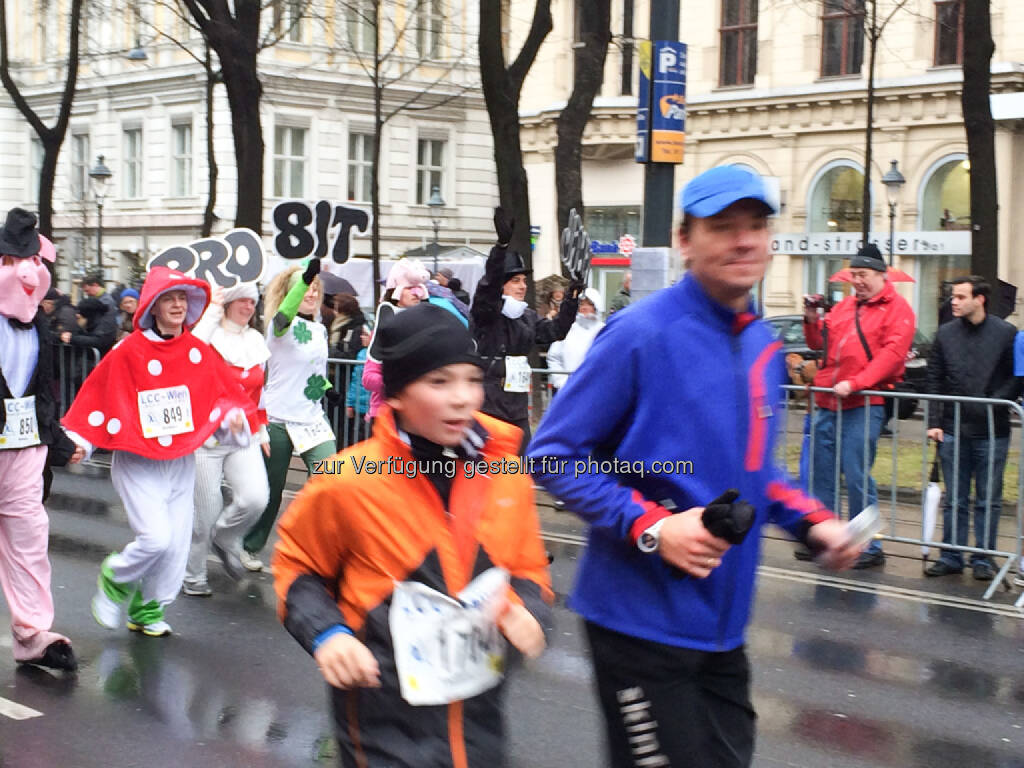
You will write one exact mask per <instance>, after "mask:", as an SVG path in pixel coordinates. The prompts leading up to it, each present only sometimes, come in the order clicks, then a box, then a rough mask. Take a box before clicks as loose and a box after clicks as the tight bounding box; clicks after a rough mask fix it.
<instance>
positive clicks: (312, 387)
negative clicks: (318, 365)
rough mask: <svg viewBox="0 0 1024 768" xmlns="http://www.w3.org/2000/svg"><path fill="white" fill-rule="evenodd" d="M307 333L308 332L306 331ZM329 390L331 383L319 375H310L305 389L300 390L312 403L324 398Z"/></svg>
mask: <svg viewBox="0 0 1024 768" xmlns="http://www.w3.org/2000/svg"><path fill="white" fill-rule="evenodd" d="M306 332H307V333H309V331H306ZM330 388H331V382H329V381H328V380H327V379H325V378H324V377H323V376H321V375H320V374H319V373H314V374H312V375H311V376H310V377H309V378H308V379H306V388H305V389H304V390H302V394H304V395H305V396H306V399H307V400H312V401H313V402H316V401H318V400H319V399H320V398H321V397H323V396H324V393H325V392H327V390H328V389H330Z"/></svg>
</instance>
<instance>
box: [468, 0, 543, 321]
mask: <svg viewBox="0 0 1024 768" xmlns="http://www.w3.org/2000/svg"><path fill="white" fill-rule="evenodd" d="M551 26H552V23H551V0H537V2H536V5H535V6H534V14H533V21H532V23H531V25H530V31H529V33H528V34H527V36H526V41H525V42H524V43H523V47H522V50H520V52H519V55H518V56H517V57H516V59H515V61H513V62H512V64H511V65H510V66H506V65H505V49H504V39H503V35H502V17H501V0H480V35H479V38H478V46H479V54H480V82H481V87H482V90H483V93H484V102H485V103H486V105H487V115H488V117H489V118H490V122H491V135H492V136H493V139H494V163H495V166H496V168H497V173H498V193H499V196H500V199H501V206H502V208H504V209H505V211H506V213H507V214H508V215H509V216H512V217H514V218H515V228H514V229H513V232H512V240H511V247H512V249H513V250H516V251H518V252H519V253H520V254H522V256H523V261H524V262H525V263H526V266H527V268H528V269H532V268H533V255H532V254H531V253H530V195H529V190H528V189H527V180H526V169H525V168H524V167H523V151H522V145H521V144H520V139H519V96H520V93H521V92H522V88H523V80H524V79H525V78H526V74H527V72H529V70H530V67H531V66H532V65H533V61H534V59H535V58H536V57H537V51H538V50H539V48H540V45H541V43H542V42H543V41H544V38H545V37H546V36H547V34H548V32H550V31H551ZM532 300H533V282H532V281H531V282H530V288H529V293H528V295H527V301H531V302H532Z"/></svg>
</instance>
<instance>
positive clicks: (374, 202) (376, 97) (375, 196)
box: [349, 1, 384, 308]
mask: <svg viewBox="0 0 1024 768" xmlns="http://www.w3.org/2000/svg"><path fill="white" fill-rule="evenodd" d="M373 11H374V23H373V166H372V167H371V168H370V212H371V213H372V215H373V223H372V224H371V226H370V252H371V253H370V258H371V259H373V306H374V308H376V306H377V305H378V304H379V303H380V144H381V138H382V137H381V134H382V133H383V131H384V93H383V91H384V88H383V86H382V85H381V81H380V78H381V71H380V70H381V60H380V2H379V1H378V2H375V3H374V8H373ZM349 192H350V193H351V190H349Z"/></svg>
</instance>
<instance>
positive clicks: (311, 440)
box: [284, 419, 334, 454]
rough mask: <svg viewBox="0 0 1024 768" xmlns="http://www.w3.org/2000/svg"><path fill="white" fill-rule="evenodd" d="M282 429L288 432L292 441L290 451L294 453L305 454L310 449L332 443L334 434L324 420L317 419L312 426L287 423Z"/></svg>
mask: <svg viewBox="0 0 1024 768" xmlns="http://www.w3.org/2000/svg"><path fill="white" fill-rule="evenodd" d="M284 428H285V429H286V430H288V437H289V438H290V439H291V441H292V450H293V451H294V452H295V453H299V454H302V453H305V452H306V451H308V450H309V449H310V448H316V447H317V446H318V445H320V444H321V443H333V442H334V432H333V431H331V425H330V424H328V423H327V422H326V421H325V420H324V419H318V420H317V421H314V422H313V423H312V424H298V423H295V424H293V423H291V422H289V423H287V424H285V425H284Z"/></svg>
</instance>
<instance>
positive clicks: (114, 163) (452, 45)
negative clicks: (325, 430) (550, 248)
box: [0, 0, 497, 287]
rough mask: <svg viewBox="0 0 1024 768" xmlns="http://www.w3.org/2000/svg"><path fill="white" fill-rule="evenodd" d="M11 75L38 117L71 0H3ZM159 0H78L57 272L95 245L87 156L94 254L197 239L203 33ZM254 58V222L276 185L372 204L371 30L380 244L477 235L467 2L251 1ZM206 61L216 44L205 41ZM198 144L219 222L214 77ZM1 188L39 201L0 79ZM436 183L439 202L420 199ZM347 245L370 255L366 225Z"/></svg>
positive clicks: (86, 262) (474, 102) (113, 262)
mask: <svg viewBox="0 0 1024 768" xmlns="http://www.w3.org/2000/svg"><path fill="white" fill-rule="evenodd" d="M7 5H8V8H9V12H8V19H7V23H8V33H9V36H10V38H9V39H10V40H11V63H12V70H13V72H14V75H15V79H16V80H17V82H18V83H19V85H20V86H21V88H22V90H23V93H24V94H25V95H26V96H27V97H28V100H29V102H30V103H31V104H32V106H33V107H34V108H35V109H36V110H37V112H38V113H39V114H40V115H41V117H42V118H43V120H44V122H46V123H47V124H48V125H52V124H53V122H54V120H55V116H56V110H57V105H58V102H59V99H60V93H61V89H62V88H63V72H64V66H65V64H66V57H67V47H68V42H67V41H68V35H67V31H68V30H67V27H68V22H69V13H70V0H44V1H43V2H40V1H39V0H15V1H14V2H9V3H8V4H7ZM178 7H180V4H179V3H175V2H170V1H169V0H142V1H141V2H138V3H119V2H114V0H89V1H88V2H86V9H87V10H86V16H85V18H84V20H83V23H82V46H83V47H82V61H81V65H80V70H79V81H78V90H77V95H76V97H75V102H74V110H73V116H72V119H71V126H70V128H69V131H68V135H67V139H66V141H65V143H64V145H63V147H62V152H61V155H60V160H59V166H58V176H57V179H56V185H55V191H54V210H55V220H54V225H55V231H54V234H55V239H56V241H57V244H58V249H59V254H60V258H59V259H58V264H59V274H58V276H59V279H60V283H61V284H62V285H63V286H64V287H67V286H68V285H69V284H70V283H71V282H74V281H75V280H77V279H79V278H80V277H81V276H82V275H83V274H84V273H86V272H90V271H94V270H95V269H96V266H97V264H98V261H97V234H98V229H99V227H98V223H99V221H98V214H99V210H98V206H97V200H96V198H95V195H94V191H93V189H92V186H91V184H90V178H89V171H90V169H92V168H93V167H94V166H95V164H96V162H97V158H98V156H101V155H102V156H103V162H104V164H105V165H106V166H107V167H108V168H109V169H110V171H111V172H112V176H111V179H110V182H109V185H108V189H107V192H106V194H105V196H104V198H103V200H102V251H103V253H102V266H103V270H104V273H105V275H106V278H107V279H108V281H111V282H114V283H117V282H124V283H128V282H131V281H132V276H133V274H137V273H138V270H139V266H140V265H141V264H144V263H145V261H146V259H147V258H148V257H149V256H152V255H153V254H155V253H157V252H159V251H160V250H162V249H163V248H165V247H167V246H169V245H177V244H185V243H188V242H190V241H192V240H195V239H198V237H199V233H200V228H201V226H202V221H203V212H204V209H205V207H206V203H207V200H208V192H209V188H208V187H209V183H208V180H209V171H208V169H209V163H208V161H207V157H208V152H207V138H208V137H207V126H208V123H210V122H211V121H208V118H207V114H208V104H207V97H206V77H207V76H206V70H205V68H204V66H203V64H202V60H203V56H204V47H203V41H202V39H201V37H200V36H199V34H198V32H197V31H196V30H194V29H193V27H192V25H191V24H190V22H189V20H188V19H186V18H182V16H181V15H180V13H179V12H178V11H176V10H175V9H176V8H178ZM263 26H264V29H263V41H264V45H265V48H264V49H263V50H262V52H261V54H260V58H259V66H260V77H261V82H262V87H263V94H262V100H261V119H262V126H263V137H264V143H265V154H264V157H265V160H264V218H263V233H264V240H265V243H266V245H267V248H268V251H269V250H270V244H271V233H272V223H271V220H270V213H271V210H272V209H273V206H274V205H275V204H276V203H277V202H279V201H280V200H283V199H287V198H303V199H307V200H329V201H332V202H333V203H342V204H346V205H352V206H356V207H361V208H366V209H367V210H369V208H370V197H371V193H370V190H371V186H370V185H371V168H372V164H373V163H372V157H373V147H374V141H375V140H376V138H375V130H374V125H375V122H374V97H375V93H376V88H375V87H374V85H373V80H372V79H371V78H370V76H369V74H368V72H370V71H372V69H373V61H374V56H375V54H374V38H375V37H376V36H377V35H379V36H380V51H382V53H381V56H380V59H381V72H382V75H381V81H380V82H382V83H384V84H386V87H382V88H381V98H382V103H383V114H384V116H386V117H387V122H386V124H385V125H384V127H383V131H382V134H381V136H380V147H381V159H380V163H379V174H380V203H381V217H380V223H381V238H382V239H381V248H380V253H381V255H382V256H383V257H387V256H396V255H401V254H402V253H404V252H405V251H406V250H407V249H410V248H415V247H422V246H424V245H427V244H429V243H432V241H433V233H434V226H433V219H435V218H438V219H439V227H438V229H439V239H440V241H441V242H442V243H444V244H449V245H475V246H476V247H477V248H478V249H482V250H484V251H486V250H487V248H488V247H489V245H490V243H491V242H493V237H494V236H493V227H492V224H491V217H492V212H493V207H494V205H495V204H496V202H497V184H496V177H495V172H494V163H493V152H492V143H491V134H490V126H489V123H488V119H487V112H486V109H485V107H484V103H483V99H482V96H481V94H480V92H479V87H478V83H479V76H478V66H477V56H476V28H477V17H476V4H475V3H473V2H469V1H468V0H446V1H445V2H440V0H430V2H424V1H422V0H357V1H356V2H352V1H351V0H345V1H344V2H343V1H342V0H312V1H309V0H300V1H298V2H296V0H279V2H276V3H271V4H267V7H266V8H265V10H264V11H263ZM214 65H215V66H216V57H214ZM209 107H210V109H209V114H210V115H211V116H212V137H211V140H212V146H213V157H214V158H215V159H216V164H217V166H218V170H219V175H218V180H217V196H216V206H215V209H214V213H215V216H216V219H215V224H214V230H213V231H214V234H217V233H223V232H225V231H227V230H228V229H230V228H231V226H232V223H233V220H234V216H235V199H236V179H237V168H236V163H235V157H234V144H233V139H232V131H231V116H230V112H229V109H228V103H227V98H226V95H225V91H224V87H223V86H221V85H218V86H217V87H216V88H215V90H214V96H213V100H212V104H211V105H209ZM0 142H2V151H3V155H4V157H5V158H7V159H6V161H5V162H4V164H3V169H2V171H0V200H2V201H3V202H2V204H3V205H4V206H5V209H6V208H9V207H11V206H13V205H22V206H24V207H27V208H29V209H33V210H34V208H35V206H36V205H37V201H36V197H37V194H38V177H39V168H40V165H41V146H40V145H39V143H38V141H37V139H36V138H35V134H34V132H33V131H32V129H31V127H30V126H29V125H28V123H27V122H26V121H25V120H24V118H23V117H22V116H21V114H20V113H19V112H18V110H17V109H16V108H15V106H14V105H13V103H12V102H11V100H10V98H9V97H8V96H7V94H6V92H4V91H0ZM434 187H437V189H438V191H439V193H440V195H441V198H442V199H443V201H444V205H443V206H442V207H440V208H435V209H431V208H430V207H428V206H427V202H428V201H429V199H430V197H431V193H432V191H433V188H434ZM353 252H354V253H355V254H356V255H357V256H366V255H369V254H370V239H369V236H368V235H367V236H365V237H364V236H356V237H355V238H354V240H353Z"/></svg>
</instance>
